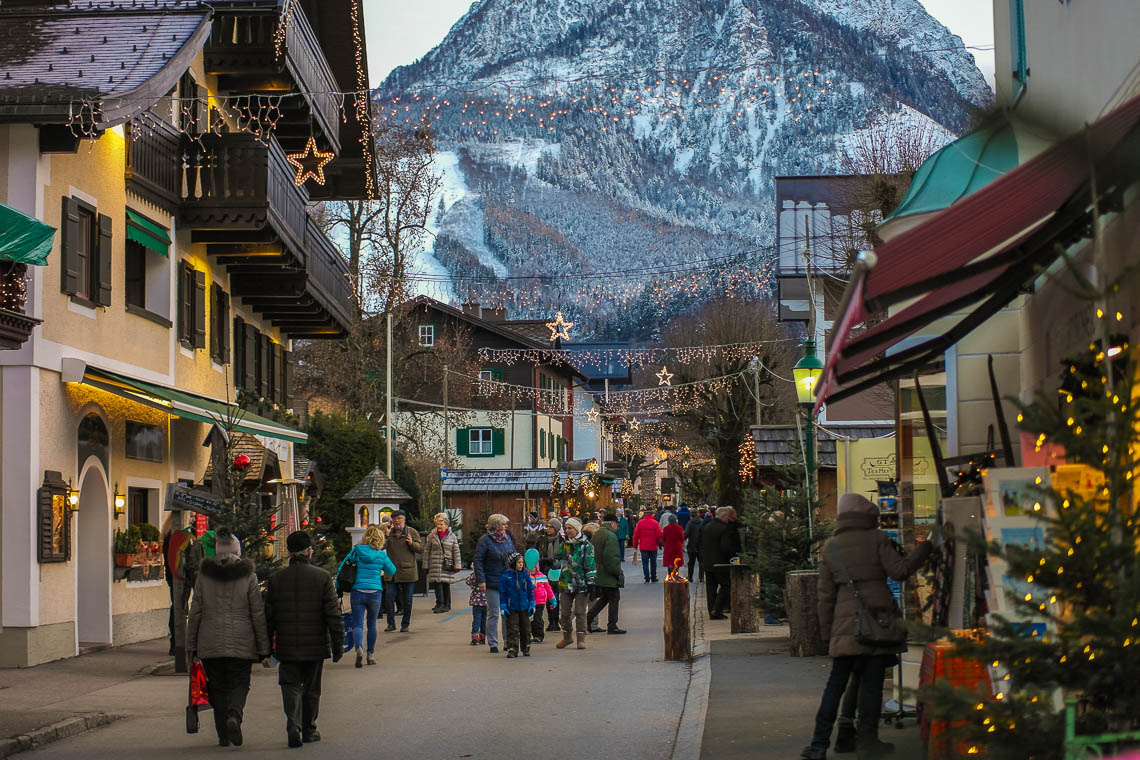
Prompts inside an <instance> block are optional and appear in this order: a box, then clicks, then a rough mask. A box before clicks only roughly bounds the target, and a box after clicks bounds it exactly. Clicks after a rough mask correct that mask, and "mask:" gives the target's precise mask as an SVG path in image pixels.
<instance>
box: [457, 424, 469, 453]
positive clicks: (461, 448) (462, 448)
mask: <svg viewBox="0 0 1140 760" xmlns="http://www.w3.org/2000/svg"><path fill="white" fill-rule="evenodd" d="M470 451H471V432H470V431H469V430H468V429H467V428H456V430H455V453H456V454H457V455H458V456H461V457H465V456H469V455H470V454H469V452H470Z"/></svg>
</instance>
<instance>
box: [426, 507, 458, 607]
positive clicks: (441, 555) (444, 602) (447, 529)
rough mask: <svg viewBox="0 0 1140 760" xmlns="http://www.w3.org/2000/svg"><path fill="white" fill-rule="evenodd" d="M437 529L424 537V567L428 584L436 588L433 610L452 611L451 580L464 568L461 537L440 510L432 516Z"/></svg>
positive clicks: (449, 519)
mask: <svg viewBox="0 0 1140 760" xmlns="http://www.w3.org/2000/svg"><path fill="white" fill-rule="evenodd" d="M432 522H433V523H434V524H435V529H434V530H432V532H431V533H428V535H427V538H426V539H424V545H425V548H424V569H425V570H426V571H427V581H428V584H430V585H431V586H432V588H434V589H435V607H433V608H432V612H451V582H452V581H454V580H455V573H458V572H459V571H460V570H461V569H462V560H461V559H460V557H459V539H458V538H456V536H455V531H453V530H452V529H451V518H450V517H448V516H447V513H446V512H440V513H439V514H437V515H436V516H435V517H433V518H432Z"/></svg>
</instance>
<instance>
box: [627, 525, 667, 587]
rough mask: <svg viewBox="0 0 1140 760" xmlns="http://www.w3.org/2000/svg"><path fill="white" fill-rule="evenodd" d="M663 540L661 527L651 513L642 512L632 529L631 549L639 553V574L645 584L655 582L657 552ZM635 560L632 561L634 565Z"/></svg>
mask: <svg viewBox="0 0 1140 760" xmlns="http://www.w3.org/2000/svg"><path fill="white" fill-rule="evenodd" d="M662 540H663V537H662V530H661V525H660V524H659V523H658V522H657V519H656V518H655V517H654V516H653V514H652V513H651V512H642V513H641V519H640V520H638V521H637V525H636V526H634V529H633V548H634V549H635V550H637V551H640V552H641V572H642V573H643V574H644V575H645V582H646V583H650V582H652V583H656V582H657V550H658V549H659V548H660V547H661V542H662ZM636 563H637V560H636V559H634V564H636Z"/></svg>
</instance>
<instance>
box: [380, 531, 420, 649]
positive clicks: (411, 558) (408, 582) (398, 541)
mask: <svg viewBox="0 0 1140 760" xmlns="http://www.w3.org/2000/svg"><path fill="white" fill-rule="evenodd" d="M385 548H386V549H387V550H388V557H389V558H391V560H392V564H394V565H395V566H396V596H397V597H398V599H399V603H400V606H401V608H402V609H403V617H402V618H401V619H400V633H407V632H408V626H409V625H410V624H411V622H412V593H413V592H414V591H415V588H416V581H417V580H419V577H420V569H419V564H418V563H417V561H416V555H417V554H423V553H424V542H423V540H422V539H421V538H420V534H419V531H417V530H416V529H415V528H413V527H412V526H410V525H408V513H407V512H405V511H404V510H402V509H401V510H399V511H396V512H393V513H392V530H391V531H390V532H389V533H388V543H387V545H386V546H385ZM389 598H390V599H391V597H389ZM387 613H388V627H387V628H385V629H384V630H386V631H394V630H396V610H395V605H392V606H390V607H389V608H388V610H387Z"/></svg>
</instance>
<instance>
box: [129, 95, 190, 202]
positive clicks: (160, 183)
mask: <svg viewBox="0 0 1140 760" xmlns="http://www.w3.org/2000/svg"><path fill="white" fill-rule="evenodd" d="M126 137H127V171H126V179H127V187H128V188H130V190H131V192H133V193H134V194H136V195H138V196H139V197H141V198H143V199H144V200H147V201H150V202H151V203H153V204H155V205H156V206H158V207H159V208H161V209H164V210H166V211H168V212H170V213H174V212H175V211H177V210H178V202H179V200H181V198H182V161H181V160H180V158H179V157H180V156H181V155H182V135H181V134H180V133H179V131H178V130H177V129H176V128H174V127H173V126H171V125H170V124H167V123H166V122H165V121H162V120H160V119H158V118H153V119H147V120H146V121H144V122H141V123H139V124H132V123H130V122H128V123H127V125H126Z"/></svg>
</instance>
